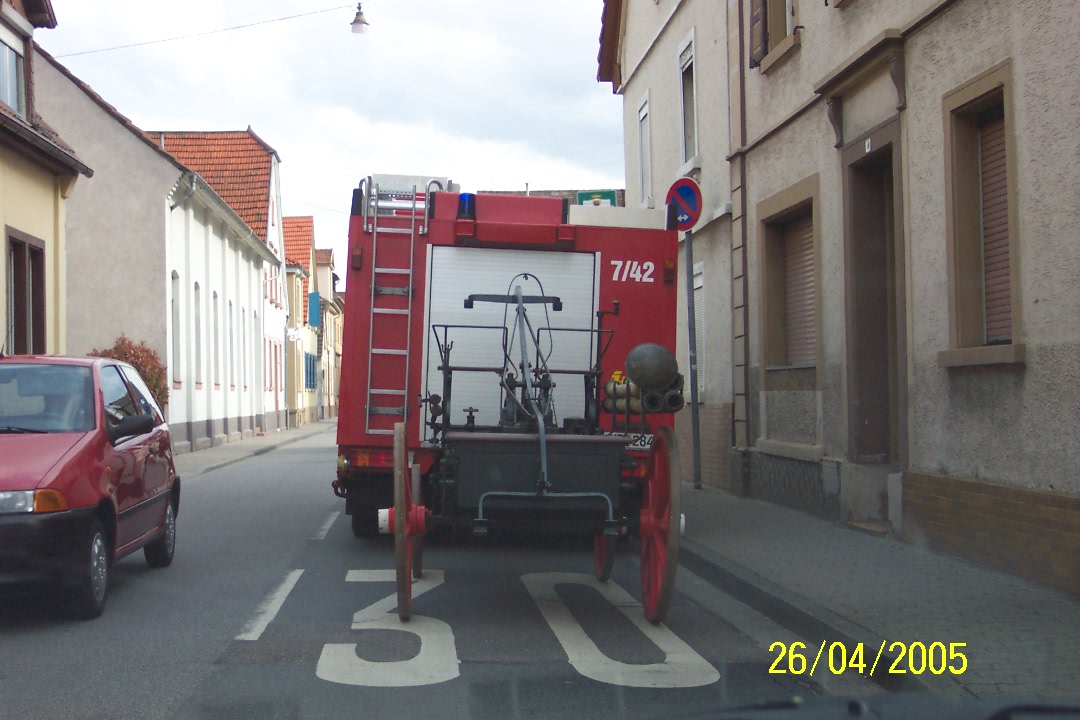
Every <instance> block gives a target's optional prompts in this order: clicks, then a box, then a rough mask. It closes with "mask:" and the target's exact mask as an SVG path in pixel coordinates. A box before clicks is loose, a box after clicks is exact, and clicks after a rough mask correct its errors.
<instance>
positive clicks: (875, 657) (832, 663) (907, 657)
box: [769, 640, 968, 677]
mask: <svg viewBox="0 0 1080 720" xmlns="http://www.w3.org/2000/svg"><path fill="white" fill-rule="evenodd" d="M966 648H967V643H962V642H951V643H943V642H930V643H925V642H920V641H915V642H910V643H904V642H900V641H899V640H895V641H892V642H889V641H888V640H882V641H881V645H879V646H878V647H877V648H876V651H875V649H874V648H873V647H871V648H870V650H869V652H868V651H867V649H866V645H865V644H864V643H861V642H857V643H844V642H841V641H833V642H829V641H828V640H822V641H821V645H820V646H818V648H817V652H816V653H815V652H814V650H813V649H812V648H808V647H807V646H806V643H801V642H793V643H782V642H774V643H773V644H772V645H770V646H769V652H770V653H776V659H775V660H774V661H773V664H772V665H771V666H770V667H769V673H770V674H773V675H808V676H811V677H812V676H813V675H814V673H815V672H820V671H826V672H829V673H831V674H833V675H841V674H843V673H845V672H847V671H849V670H851V671H854V672H857V673H858V674H860V675H865V676H866V677H873V676H874V673H875V672H877V673H879V674H880V673H881V672H886V673H888V674H890V675H906V674H909V673H910V674H912V675H922V674H923V673H931V674H933V675H944V674H946V673H949V674H952V675H963V674H964V673H965V672H966V671H967V667H968V659H967V654H966V653H965V649H966ZM871 656H872V659H871ZM822 663H824V665H822ZM868 669H869V672H867V670H868Z"/></svg>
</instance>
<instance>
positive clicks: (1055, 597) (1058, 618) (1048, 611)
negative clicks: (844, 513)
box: [679, 484, 1080, 699]
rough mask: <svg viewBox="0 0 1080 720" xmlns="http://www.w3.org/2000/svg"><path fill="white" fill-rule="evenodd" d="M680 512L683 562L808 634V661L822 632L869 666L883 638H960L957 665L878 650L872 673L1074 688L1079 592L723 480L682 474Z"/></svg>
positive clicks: (949, 689)
mask: <svg viewBox="0 0 1080 720" xmlns="http://www.w3.org/2000/svg"><path fill="white" fill-rule="evenodd" d="M682 511H683V513H684V514H685V516H686V532H685V535H684V536H683V542H682V545H681V546H680V550H679V553H680V555H679V560H680V564H681V565H683V566H684V567H686V568H687V569H689V570H691V571H692V572H694V573H697V574H698V575H700V576H701V577H703V578H704V579H705V580H707V581H709V582H711V583H712V584H713V585H714V586H716V587H718V588H719V589H721V590H723V591H724V592H727V593H728V594H730V595H732V596H733V597H735V598H737V599H739V600H741V601H742V602H744V603H746V604H748V605H750V606H751V607H753V608H754V609H756V610H758V611H759V612H762V613H764V614H765V615H767V616H769V617H770V618H771V619H773V620H774V621H776V622H778V623H780V624H781V625H784V626H785V627H787V628H788V629H790V630H792V631H794V632H796V633H797V634H799V635H800V636H801V637H803V638H804V639H805V640H806V642H807V645H808V646H809V647H808V648H807V650H806V654H807V655H808V656H809V659H808V662H812V661H813V658H814V656H815V655H816V653H817V649H818V647H819V646H820V643H821V641H823V640H825V641H827V642H828V643H829V644H831V643H833V642H835V641H839V642H842V643H844V645H845V646H846V647H847V652H848V654H849V655H850V653H851V651H852V648H853V647H854V646H855V644H856V643H859V642H862V643H864V647H865V649H866V654H867V658H866V663H867V670H866V671H867V672H869V668H870V666H871V664H872V663H873V661H874V657H875V656H876V654H877V651H878V648H879V647H880V646H881V643H882V641H883V640H885V641H887V642H886V648H885V655H888V654H889V645H891V643H893V642H895V641H899V642H903V643H904V644H905V645H910V644H911V643H913V642H922V643H923V644H924V645H925V646H926V647H930V645H931V643H934V642H940V643H944V647H945V648H948V647H949V644H950V643H966V647H964V648H962V652H964V654H965V655H966V656H967V661H968V663H967V669H966V671H964V672H963V674H961V675H953V674H952V673H950V672H949V671H948V670H945V672H944V673H943V674H941V675H934V674H933V673H931V672H930V671H929V670H927V671H925V672H923V673H921V674H919V675H915V674H912V673H910V672H909V673H908V674H905V675H899V674H895V675H888V674H883V670H885V669H887V668H888V667H889V664H891V663H886V662H885V656H884V655H883V657H882V661H881V663H880V664H879V666H878V669H877V671H876V672H875V674H874V678H873V679H874V680H875V681H876V682H878V683H879V684H880V685H882V686H884V687H886V688H888V689H891V690H898V689H914V690H930V691H932V692H937V693H946V694H949V695H961V696H963V695H970V694H974V695H976V696H979V697H986V696H992V695H1000V694H1009V695H1025V696H1026V695H1039V696H1043V697H1060V696H1062V695H1068V696H1071V697H1072V698H1074V699H1075V698H1076V696H1077V695H1078V694H1080V598H1076V597H1074V596H1072V595H1069V594H1068V593H1065V592H1064V591H1059V590H1056V589H1053V588H1049V587H1045V586H1042V585H1038V584H1036V583H1033V582H1030V581H1027V580H1024V579H1022V578H1018V577H1014V576H1012V575H1007V574H1004V573H1000V572H997V571H995V570H991V569H988V568H984V567H982V566H979V565H976V564H974V563H971V562H968V561H966V560H963V559H960V558H955V557H952V556H950V555H945V554H943V553H938V552H935V551H933V550H928V549H925V548H921V547H917V546H915V545H911V544H908V543H905V542H902V541H900V540H898V539H894V538H881V537H875V536H873V535H869V534H866V533H862V532H859V531H856V530H853V529H850V528H848V527H845V526H843V525H840V524H838V523H831V522H828V521H825V520H821V519H818V518H815V517H812V516H810V515H807V514H805V513H802V512H799V511H796V510H791V509H789V508H785V507H782V506H779V505H774V504H772V503H768V502H764V501H760V500H753V499H749V498H741V497H736V496H735V495H732V494H730V493H728V492H726V491H723V490H709V489H703V490H694V489H693V487H692V486H691V485H685V484H684V485H683V491H682ZM896 650H897V652H896V653H893V655H894V656H895V655H897V654H898V653H899V647H897V648H896ZM826 652H827V649H826ZM920 654H921V653H917V655H916V658H915V664H916V665H918V664H919V663H918V655H920ZM823 659H824V658H823ZM908 660H909V658H904V662H903V663H902V664H901V666H906V665H907V662H908ZM953 664H954V665H957V664H958V663H956V662H954V663H953ZM822 667H824V666H822ZM818 672H821V668H819V669H818ZM879 676H880V677H879Z"/></svg>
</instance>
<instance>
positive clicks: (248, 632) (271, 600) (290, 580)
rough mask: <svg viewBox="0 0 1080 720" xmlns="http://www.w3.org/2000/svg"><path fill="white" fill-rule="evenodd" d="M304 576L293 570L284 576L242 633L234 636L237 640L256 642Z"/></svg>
mask: <svg viewBox="0 0 1080 720" xmlns="http://www.w3.org/2000/svg"><path fill="white" fill-rule="evenodd" d="M303 574H304V571H303V570H293V571H292V572H291V573H289V574H288V575H286V576H285V580H284V581H283V582H282V583H281V585H279V586H278V587H277V588H276V589H275V590H274V591H273V592H271V593H270V594H269V595H267V596H266V599H265V600H263V601H262V602H261V603H260V604H259V607H258V608H257V609H256V611H255V617H253V618H252V619H251V620H249V621H248V624H247V625H245V626H244V631H243V632H242V633H240V634H239V635H237V636H236V639H237V640H258V639H259V638H260V637H261V636H262V634H263V631H265V630H266V628H267V627H268V626H269V625H270V623H272V622H273V621H274V618H275V617H277V614H278V611H279V610H281V606H282V605H284V604H285V599H286V598H288V597H289V593H291V592H292V589H293V588H294V587H296V583H297V581H298V580H299V579H300V576H301V575H303Z"/></svg>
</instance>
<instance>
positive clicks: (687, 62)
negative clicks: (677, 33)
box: [679, 35, 697, 162]
mask: <svg viewBox="0 0 1080 720" xmlns="http://www.w3.org/2000/svg"><path fill="white" fill-rule="evenodd" d="M679 72H680V76H681V88H680V90H681V95H682V131H683V134H682V149H683V162H688V161H689V160H690V159H691V158H692V157H694V156H695V155H697V100H696V93H695V90H694V39H693V35H691V36H690V37H689V38H687V40H686V41H685V43H684V44H683V46H682V48H681V49H680V50H679Z"/></svg>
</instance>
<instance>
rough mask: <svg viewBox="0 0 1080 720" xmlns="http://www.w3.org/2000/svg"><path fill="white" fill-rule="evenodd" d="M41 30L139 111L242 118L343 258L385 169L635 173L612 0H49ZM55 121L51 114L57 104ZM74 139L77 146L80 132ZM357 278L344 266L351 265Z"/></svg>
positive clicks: (545, 184) (45, 42)
mask: <svg viewBox="0 0 1080 720" xmlns="http://www.w3.org/2000/svg"><path fill="white" fill-rule="evenodd" d="M52 4H53V8H54V10H55V11H56V16H57V20H58V21H59V26H58V27H57V28H56V29H55V30H39V31H37V32H36V33H35V36H34V37H35V40H37V42H38V43H39V44H40V45H41V46H42V47H44V48H45V49H46V50H47V51H48V52H50V53H51V54H52V55H53V56H54V57H56V58H57V59H58V60H59V61H60V62H61V63H63V64H64V65H65V66H67V67H68V68H69V69H70V70H71V71H72V72H73V73H74V74H75V75H77V76H78V77H79V78H80V79H82V80H83V81H84V82H86V83H87V84H89V85H90V86H91V87H93V88H94V90H96V91H97V92H98V93H99V94H100V95H101V96H102V97H104V98H105V100H106V101H108V102H110V103H111V104H113V105H114V106H115V107H116V108H117V109H118V110H119V111H120V112H121V113H123V114H125V115H127V116H128V117H129V118H131V120H132V121H133V122H134V123H135V124H136V125H137V126H139V127H140V128H143V129H151V130H243V129H245V128H246V127H247V126H248V125H250V126H251V127H252V129H253V130H254V131H255V132H256V133H257V134H258V135H259V136H260V137H262V138H263V140H265V141H266V142H267V143H268V144H270V145H271V146H272V147H273V148H274V149H275V150H277V151H278V154H279V155H280V156H281V160H282V164H281V179H282V197H283V200H284V210H285V214H287V215H314V216H315V244H316V246H318V247H329V248H333V249H334V252H335V257H336V259H337V265H338V267H339V269H340V268H341V267H343V266H344V254H345V250H346V245H347V234H348V208H349V203H350V199H351V193H352V188H354V187H355V186H356V185H357V183H358V181H359V179H360V178H361V177H363V176H365V175H369V174H372V173H396V174H417V175H433V176H448V177H450V178H451V179H453V180H454V181H455V182H458V183H460V184H461V186H462V189H463V190H485V189H490V190H513V189H522V190H523V189H524V188H525V184H526V183H528V184H529V187H530V188H531V189H596V188H621V187H623V185H624V179H623V151H622V110H621V108H622V104H621V103H622V101H621V99H620V98H619V97H618V96H615V95H613V94H612V93H611V85H610V84H603V85H601V84H599V83H597V82H596V54H597V50H598V49H599V46H598V37H599V34H600V15H601V11H602V4H603V3H602V0H545V2H530V1H528V0H453V1H452V2H451V1H449V0H365V2H364V4H363V6H364V15H365V16H366V17H367V19H368V22H369V23H370V24H371V25H370V28H369V30H368V31H367V32H366V33H364V34H361V35H357V34H353V33H351V32H350V29H349V23H350V22H351V21H352V19H353V16H354V15H355V5H349V4H346V3H341V7H340V9H336V10H333V11H330V12H320V13H317V14H312V15H308V16H305V17H300V18H296V19H291V20H283V21H281V22H270V23H266V24H261V25H258V26H255V27H250V28H245V29H238V30H232V31H229V32H222V33H216V34H211V35H207V36H204V37H197V38H191V39H186V40H177V41H174V42H162V43H155V44H150V45H145V46H142V47H135V48H128V49H118V50H111V51H107V52H96V53H88V54H74V53H81V52H83V51H87V50H97V49H100V48H111V47H115V46H119V45H127V44H131V43H140V42H145V41H149V40H157V39H161V38H171V37H177V36H182V35H188V34H193V33H201V32H206V31H209V30H217V29H220V28H226V27H232V26H236V25H245V24H249V23H257V22H260V21H264V20H272V19H275V18H283V17H286V16H292V15H298V14H300V13H307V12H311V11H316V10H322V9H325V8H332V7H334V5H335V4H336V3H335V2H334V0H306V1H305V2H303V3H301V2H297V1H296V0H185V2H183V3H177V2H175V0H170V1H169V2H166V1H165V0H113V1H112V2H107V3H106V2H88V1H87V0H52ZM45 119H46V121H48V118H45ZM75 150H76V152H77V151H78V148H75ZM339 275H342V276H343V277H344V273H343V272H340V271H339Z"/></svg>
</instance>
